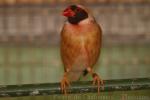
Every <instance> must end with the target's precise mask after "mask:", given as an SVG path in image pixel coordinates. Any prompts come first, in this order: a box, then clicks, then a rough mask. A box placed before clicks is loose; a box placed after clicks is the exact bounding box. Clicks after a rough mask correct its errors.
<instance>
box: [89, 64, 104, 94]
mask: <svg viewBox="0 0 150 100" xmlns="http://www.w3.org/2000/svg"><path fill="white" fill-rule="evenodd" d="M87 70H88V72H89V73H90V74H91V75H92V77H93V85H97V91H98V94H99V93H100V86H101V85H102V86H104V81H103V80H102V79H101V78H100V77H99V76H98V74H96V73H94V72H93V70H92V69H91V68H90V67H88V68H87ZM102 88H103V89H104V87H102Z"/></svg>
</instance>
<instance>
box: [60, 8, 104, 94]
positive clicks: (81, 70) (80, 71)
mask: <svg viewBox="0 0 150 100" xmlns="http://www.w3.org/2000/svg"><path fill="white" fill-rule="evenodd" d="M63 15H64V16H66V17H67V18H68V20H67V21H66V23H65V24H64V27H63V29H62V32H61V57H62V61H63V64H64V70H65V73H64V77H63V79H62V81H61V89H62V92H63V93H65V94H66V86H68V85H69V84H70V81H77V80H79V78H80V76H82V75H85V74H86V73H90V74H91V75H92V76H93V84H96V83H97V84H98V92H99V86H100V83H102V84H103V81H102V80H101V79H100V78H99V76H98V75H97V74H96V73H94V72H93V70H92V68H93V67H94V65H95V64H96V62H97V60H98V57H99V55H100V49H101V42H102V31H101V28H100V26H99V25H98V24H97V23H96V21H95V19H94V17H93V16H92V14H91V13H90V12H89V10H87V9H86V8H85V7H83V6H81V5H71V6H69V7H67V8H66V9H65V10H64V12H63Z"/></svg>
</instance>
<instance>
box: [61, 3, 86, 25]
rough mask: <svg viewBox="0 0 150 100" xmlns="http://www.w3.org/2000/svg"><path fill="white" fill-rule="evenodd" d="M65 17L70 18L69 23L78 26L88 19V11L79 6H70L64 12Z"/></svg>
mask: <svg viewBox="0 0 150 100" xmlns="http://www.w3.org/2000/svg"><path fill="white" fill-rule="evenodd" d="M63 16H65V17H67V18H68V21H69V23H71V24H78V23H79V22H80V21H82V20H84V19H86V18H88V13H87V11H86V10H85V9H84V8H83V7H81V6H79V5H70V6H69V7H67V8H66V9H65V10H64V11H63Z"/></svg>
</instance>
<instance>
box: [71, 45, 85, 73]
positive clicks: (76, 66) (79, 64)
mask: <svg viewBox="0 0 150 100" xmlns="http://www.w3.org/2000/svg"><path fill="white" fill-rule="evenodd" d="M87 63H88V62H87V53H86V50H85V49H84V47H82V48H81V49H80V51H78V55H77V57H76V58H75V59H74V63H73V66H72V67H73V68H72V71H83V70H84V69H85V68H86V65H87Z"/></svg>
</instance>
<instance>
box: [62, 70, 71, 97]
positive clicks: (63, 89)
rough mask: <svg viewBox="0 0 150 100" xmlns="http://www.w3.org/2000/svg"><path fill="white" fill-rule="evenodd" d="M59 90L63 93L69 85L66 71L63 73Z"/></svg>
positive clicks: (65, 92)
mask: <svg viewBox="0 0 150 100" xmlns="http://www.w3.org/2000/svg"><path fill="white" fill-rule="evenodd" d="M60 84H61V91H62V93H64V94H65V95H66V94H67V87H69V86H70V82H69V80H68V78H67V72H65V73H64V76H63V79H62V80H61V83H60Z"/></svg>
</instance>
